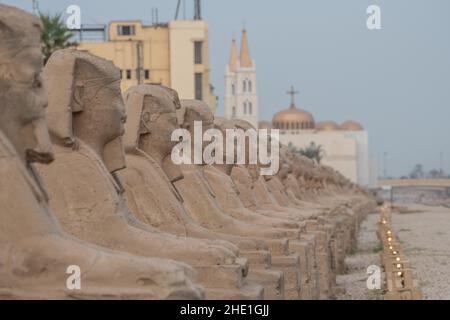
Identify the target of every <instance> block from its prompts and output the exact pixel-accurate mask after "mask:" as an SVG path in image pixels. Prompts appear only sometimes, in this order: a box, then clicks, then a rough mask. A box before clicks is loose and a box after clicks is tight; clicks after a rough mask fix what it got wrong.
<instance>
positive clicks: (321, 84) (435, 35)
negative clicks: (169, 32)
mask: <svg viewBox="0 0 450 320" xmlns="http://www.w3.org/2000/svg"><path fill="white" fill-rule="evenodd" d="M185 2H186V15H187V17H188V18H191V17H192V12H193V10H192V8H193V0H185ZM0 3H5V4H9V5H14V6H17V7H20V8H23V9H26V10H28V11H31V8H32V5H31V3H32V1H31V0H0ZM176 3H177V1H176V0H127V1H111V0H58V1H55V0H40V1H39V5H40V9H41V11H44V12H52V13H56V12H65V11H66V8H67V7H68V6H69V5H71V4H77V5H79V6H80V7H81V10H82V22H83V23H85V24H89V23H108V22H109V21H110V20H117V19H140V20H143V21H144V22H146V23H150V20H151V9H152V7H156V8H159V20H160V22H165V21H168V20H171V19H173V16H174V13H175V7H176ZM371 4H376V5H378V6H380V7H381V14H382V16H381V19H382V21H381V23H382V29H381V30H377V31H369V30H368V29H367V27H366V18H367V15H366V9H367V7H368V6H369V5H371ZM202 6H203V18H204V19H205V20H206V21H208V23H209V27H210V42H211V45H210V56H211V68H212V84H213V85H214V86H215V87H216V94H218V95H219V97H220V102H219V114H222V113H223V103H222V97H223V92H224V70H225V65H226V63H227V62H228V55H229V51H230V42H231V38H232V35H233V33H235V34H236V35H238V36H240V31H241V29H242V26H243V24H245V26H246V28H247V30H248V34H249V45H250V51H251V54H252V57H253V58H254V59H255V60H256V66H257V81H258V93H259V99H260V118H261V119H262V120H270V119H271V118H272V115H273V114H274V113H275V112H277V111H279V110H281V109H284V108H286V107H288V105H289V97H288V96H287V95H286V94H285V93H286V91H287V90H288V88H289V87H290V86H291V85H294V86H295V87H296V89H297V90H299V91H300V95H299V96H298V97H297V101H298V103H297V104H298V106H299V107H301V108H303V109H306V110H308V111H310V112H312V113H313V115H314V117H315V119H316V121H322V120H335V121H337V122H343V121H345V120H347V119H352V120H356V121H358V122H360V123H361V124H363V126H364V127H365V128H366V129H367V131H368V132H369V139H370V149H371V152H372V154H373V155H374V156H375V157H376V158H377V159H378V162H379V171H380V173H382V172H383V161H382V160H383V153H384V152H387V153H388V168H387V170H388V173H389V175H395V176H399V175H404V174H408V173H409V172H410V171H411V169H412V168H413V166H414V165H415V164H417V163H421V164H423V165H424V166H425V169H426V170H427V171H428V170H430V169H432V168H437V169H439V166H440V153H441V152H443V153H444V157H443V164H444V170H445V171H446V172H447V173H450V125H449V122H450V19H449V16H450V1H448V0H432V1H430V0H277V1H269V0H221V1H219V0H202ZM180 17H183V10H181V13H180ZM238 38H240V37H238Z"/></svg>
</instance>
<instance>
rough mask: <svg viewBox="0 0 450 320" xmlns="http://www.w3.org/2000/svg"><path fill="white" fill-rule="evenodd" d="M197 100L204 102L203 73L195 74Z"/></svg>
mask: <svg viewBox="0 0 450 320" xmlns="http://www.w3.org/2000/svg"><path fill="white" fill-rule="evenodd" d="M195 99H196V100H203V73H196V74H195Z"/></svg>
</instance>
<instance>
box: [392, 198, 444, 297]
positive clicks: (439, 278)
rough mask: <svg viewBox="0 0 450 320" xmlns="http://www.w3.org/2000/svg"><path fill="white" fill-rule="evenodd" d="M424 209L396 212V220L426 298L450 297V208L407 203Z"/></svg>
mask: <svg viewBox="0 0 450 320" xmlns="http://www.w3.org/2000/svg"><path fill="white" fill-rule="evenodd" d="M406 206H407V207H408V208H409V209H416V210H421V211H423V212H421V213H404V214H400V213H397V214H393V215H392V224H393V229H394V230H395V231H396V234H397V237H398V238H399V240H400V242H401V245H402V247H403V249H404V250H405V254H406V256H407V257H408V259H409V260H410V261H411V266H412V268H413V270H414V271H415V274H416V277H417V279H418V280H419V283H420V287H421V289H422V294H423V298H424V299H438V300H441V299H445V300H449V299H450V209H449V208H445V207H429V206H423V205H411V204H407V205H406Z"/></svg>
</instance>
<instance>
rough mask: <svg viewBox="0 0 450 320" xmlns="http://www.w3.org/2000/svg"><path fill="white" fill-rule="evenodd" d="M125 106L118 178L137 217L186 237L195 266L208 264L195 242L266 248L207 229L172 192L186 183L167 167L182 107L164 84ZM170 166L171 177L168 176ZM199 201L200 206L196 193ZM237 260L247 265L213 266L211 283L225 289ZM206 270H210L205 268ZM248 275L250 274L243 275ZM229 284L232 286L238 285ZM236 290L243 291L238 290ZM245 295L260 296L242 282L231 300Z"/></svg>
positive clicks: (129, 96) (139, 92)
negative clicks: (124, 152)
mask: <svg viewBox="0 0 450 320" xmlns="http://www.w3.org/2000/svg"><path fill="white" fill-rule="evenodd" d="M125 101H126V106H127V114H128V121H127V124H126V135H125V143H126V150H127V156H126V159H127V168H126V169H125V170H123V172H121V173H120V177H121V180H122V181H123V185H124V187H125V190H126V192H125V195H126V197H127V201H128V203H129V206H130V208H131V209H132V211H133V212H134V214H135V215H136V217H137V218H138V219H139V220H140V221H141V222H143V223H146V224H149V225H152V226H154V227H155V228H157V229H159V230H160V231H163V232H167V233H171V234H174V235H178V236H183V237H184V238H183V241H185V242H186V243H189V242H191V244H190V245H189V249H184V250H186V251H187V252H188V254H189V255H190V256H192V258H191V260H190V261H189V262H190V263H191V264H192V265H194V267H195V266H196V265H198V264H205V262H204V260H205V259H207V257H206V258H202V257H201V256H198V253H197V251H198V250H197V249H196V246H195V241H199V240H195V241H194V239H193V238H200V239H209V240H202V242H204V243H211V244H214V243H216V244H218V245H221V244H223V245H226V246H231V247H232V248H236V247H235V245H237V246H238V247H239V249H243V250H258V249H259V248H260V247H261V245H262V243H261V241H260V242H258V241H252V240H250V239H246V238H243V237H237V236H233V235H230V234H226V233H222V232H220V230H211V229H208V228H205V227H204V226H202V225H200V224H198V223H197V222H196V221H195V220H194V219H192V218H191V216H190V215H189V214H188V212H187V211H186V210H185V207H184V198H183V195H181V194H180V193H179V192H178V190H177V189H176V188H175V187H174V181H183V180H184V179H183V175H182V172H181V171H180V170H179V168H178V167H177V166H176V165H175V164H172V166H170V163H169V162H170V161H171V153H172V149H173V148H174V147H175V145H176V142H172V141H171V136H172V133H173V132H174V131H175V130H176V129H178V128H179V125H178V121H177V113H176V110H177V109H178V108H180V101H179V99H178V95H177V94H176V92H175V91H174V90H172V89H169V88H166V87H164V86H160V85H140V86H135V87H132V88H130V89H129V90H128V91H127V92H126V93H125ZM167 158H169V159H167ZM168 167H170V169H169V170H168V171H170V173H169V174H167V172H166V171H167V168H168ZM165 169H166V171H165ZM177 170H178V171H179V172H178V173H176V171H177ZM173 177H175V178H176V179H173ZM171 178H172V179H171ZM171 180H172V181H171ZM194 188H195V186H194ZM197 198H198V201H200V198H199V195H198V194H197ZM191 237H192V238H191ZM217 239H219V240H220V241H217ZM236 252H237V248H236ZM252 254H253V252H252ZM266 255H267V254H266ZM244 257H245V255H244ZM239 261H247V260H246V259H242V258H239V259H237V260H236V261H235V262H234V261H231V262H230V263H231V265H230V266H224V267H222V268H219V267H212V268H211V270H216V275H215V276H214V274H213V273H212V272H210V274H211V275H210V282H212V283H215V285H218V284H222V285H223V286H225V285H226V283H224V282H223V281H222V280H221V278H223V277H224V276H223V274H225V273H226V272H227V270H226V269H228V270H229V272H228V277H227V278H230V277H232V276H233V274H234V273H235V271H234V270H233V269H232V266H233V264H232V263H238V262H239ZM205 268H206V266H204V267H203V269H205ZM246 274H247V272H245V274H244V276H245V275H246ZM247 279H248V278H245V279H244V280H247ZM227 280H228V282H229V283H236V281H234V282H233V281H231V280H230V279H227ZM221 281H222V282H221ZM205 286H208V283H205ZM234 289H240V285H237V286H236V287H235V288H234ZM245 290H250V291H249V292H248V294H252V292H253V294H255V293H256V291H255V290H253V289H251V286H250V284H245V283H244V285H243V286H242V290H240V291H241V293H239V292H235V293H232V295H231V296H235V297H239V296H242V297H244V298H245V295H242V294H244V293H245ZM207 297H208V290H207ZM249 297H251V296H249Z"/></svg>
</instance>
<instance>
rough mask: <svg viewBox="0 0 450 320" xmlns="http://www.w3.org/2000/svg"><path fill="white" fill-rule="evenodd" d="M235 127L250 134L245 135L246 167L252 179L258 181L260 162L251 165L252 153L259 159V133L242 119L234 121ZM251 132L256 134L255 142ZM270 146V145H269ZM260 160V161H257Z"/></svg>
mask: <svg viewBox="0 0 450 320" xmlns="http://www.w3.org/2000/svg"><path fill="white" fill-rule="evenodd" d="M232 121H233V124H234V126H235V127H236V129H240V130H243V131H244V132H248V133H249V134H246V135H245V166H246V168H247V170H248V172H249V173H250V175H251V177H252V178H253V179H254V180H257V179H258V178H259V176H260V169H259V162H258V161H256V163H251V161H250V160H251V159H250V158H251V153H252V152H253V153H254V155H255V156H256V157H257V158H258V154H259V143H258V142H259V139H260V137H259V136H258V132H257V130H256V128H255V127H254V126H253V125H252V124H251V123H250V122H248V121H245V120H242V119H234V120H232ZM250 132H254V134H255V135H254V141H253V142H252V141H250V139H252V138H251V136H252V135H251V134H250ZM264 138H266V139H267V138H268V137H264ZM269 146H270V144H269ZM257 160H258V159H257ZM265 167H270V164H269V165H266V166H265Z"/></svg>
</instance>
